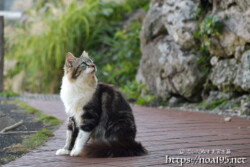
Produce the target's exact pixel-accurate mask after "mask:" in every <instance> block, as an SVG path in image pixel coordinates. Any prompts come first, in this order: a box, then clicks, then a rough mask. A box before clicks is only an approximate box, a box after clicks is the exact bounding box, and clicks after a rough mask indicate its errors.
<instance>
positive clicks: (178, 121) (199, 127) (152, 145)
mask: <svg viewBox="0 0 250 167" xmlns="http://www.w3.org/2000/svg"><path fill="white" fill-rule="evenodd" d="M26 101H27V103H28V104H29V105H31V106H33V107H36V108H37V109H40V110H42V111H43V112H44V113H46V114H49V115H53V116H56V117H57V118H59V119H60V120H65V119H66V115H65V113H64V107H63V104H62V103H61V102H60V101H59V100H51V101H46V100H26ZM133 110H134V115H135V119H136V123H137V127H138V133H137V141H141V142H142V144H143V145H144V146H145V147H146V148H147V150H148V151H149V154H148V155H146V156H141V157H126V158H99V159H97V158H81V157H70V156H56V155H55V152H56V150H57V149H59V148H61V147H63V145H64V142H65V130H66V125H65V123H63V124H62V125H61V126H60V127H59V128H58V129H57V130H56V131H55V132H54V133H55V136H54V137H52V138H50V140H49V141H47V142H46V143H45V145H43V146H41V147H39V148H37V149H35V150H32V151H31V152H29V153H27V154H26V155H24V156H23V157H21V158H19V159H17V160H15V161H12V162H10V163H9V164H7V165H4V167H20V166H27V167H28V166H29V167H30V166H41V167H43V166H46V167H50V166H51V167H57V166H60V167H71V166H72V167H78V166H79V167H80V166H94V167H99V166H100V167H105V166H121V167H130V166H131V167H140V166H143V167H144V166H180V164H166V163H165V162H166V155H169V156H170V157H175V158H177V157H179V158H181V157H182V158H189V157H190V158H196V156H198V155H199V154H190V153H187V151H199V150H202V149H205V150H210V151H212V150H214V149H220V151H223V150H227V149H230V151H231V154H229V155H227V156H230V157H238V158H239V157H245V158H246V159H247V160H248V161H247V164H237V165H235V164H231V165H218V164H213V165H211V164H198V163H197V164H184V165H183V166H184V167H188V166H196V167H202V166H211V167H217V166H223V167H227V166H230V167H233V166H244V167H249V166H250V121H248V120H244V119H239V118H236V117H233V118H232V121H231V122H224V116H222V115H221V116H220V115H213V114H204V113H197V112H184V111H177V110H164V109H155V108H146V107H138V106H133ZM180 149H184V151H185V152H186V153H185V154H180V153H179V150H180ZM188 149H189V150H188ZM216 156H225V155H216V154H203V155H201V157H204V158H214V157H216ZM194 162H195V163H196V162H197V161H194Z"/></svg>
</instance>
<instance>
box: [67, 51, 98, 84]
mask: <svg viewBox="0 0 250 167" xmlns="http://www.w3.org/2000/svg"><path fill="white" fill-rule="evenodd" d="M96 71H97V68H96V66H95V64H94V62H93V61H92V60H91V59H90V58H89V57H88V53H87V52H85V51H83V53H82V55H81V57H79V58H77V57H75V56H73V54H71V53H70V52H69V53H67V55H66V60H65V65H64V72H65V73H64V74H65V75H66V76H67V77H68V79H69V80H71V81H75V80H79V79H80V80H91V79H93V78H95V73H96Z"/></svg>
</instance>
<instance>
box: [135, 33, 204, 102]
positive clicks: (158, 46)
mask: <svg viewBox="0 0 250 167" xmlns="http://www.w3.org/2000/svg"><path fill="white" fill-rule="evenodd" d="M142 52H143V57H142V59H141V64H143V65H141V67H140V70H141V74H139V73H138V75H137V80H140V81H146V84H147V86H148V87H149V88H151V90H153V91H154V92H156V94H157V95H159V96H160V97H161V98H163V99H166V98H169V97H170V94H178V95H181V96H183V97H185V98H187V99H189V98H194V96H195V91H196V90H197V89H199V84H200V82H201V81H202V73H201V72H200V71H199V70H196V69H198V62H197V55H195V54H192V53H189V52H184V51H182V50H181V47H180V46H179V45H178V44H176V43H175V41H174V39H173V38H172V37H171V36H165V37H163V38H161V39H158V40H157V41H155V42H150V43H148V44H147V45H146V46H145V47H144V49H143V50H142ZM152 55H154V56H153V57H152ZM156 64H157V65H156ZM140 76H143V77H142V78H143V79H140V78H139V77H140Z"/></svg>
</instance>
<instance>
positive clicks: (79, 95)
mask: <svg viewBox="0 0 250 167" xmlns="http://www.w3.org/2000/svg"><path fill="white" fill-rule="evenodd" d="M94 92H95V87H91V86H89V85H87V84H84V83H83V82H80V81H75V82H71V81H69V80H68V78H67V77H66V76H64V77H63V81H62V87H61V92H60V96H61V99H62V101H63V104H64V106H65V111H66V113H67V115H68V116H69V117H72V116H73V117H74V118H75V120H76V123H77V124H78V125H80V124H81V121H82V119H81V116H82V114H83V112H84V110H83V106H84V105H85V104H87V103H88V102H89V101H90V99H91V98H92V96H93V94H94Z"/></svg>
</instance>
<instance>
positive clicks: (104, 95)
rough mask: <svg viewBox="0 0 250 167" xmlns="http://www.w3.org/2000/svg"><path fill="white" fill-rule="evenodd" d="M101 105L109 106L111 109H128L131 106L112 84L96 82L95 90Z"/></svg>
mask: <svg viewBox="0 0 250 167" xmlns="http://www.w3.org/2000/svg"><path fill="white" fill-rule="evenodd" d="M96 92H97V94H98V96H99V97H100V100H101V103H102V105H106V106H109V107H110V109H112V110H113V111H115V110H116V111H117V110H129V111H131V107H130V106H129V104H128V102H127V101H126V100H125V98H124V97H123V95H122V94H121V92H120V91H118V90H117V89H116V88H115V87H114V86H113V85H109V84H105V83H102V82H99V83H98V86H97V90H96Z"/></svg>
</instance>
